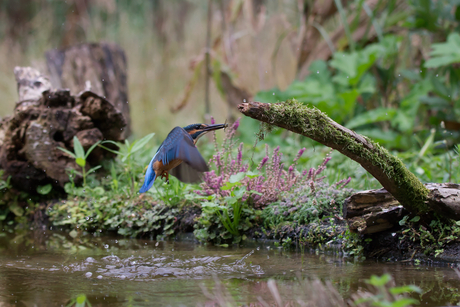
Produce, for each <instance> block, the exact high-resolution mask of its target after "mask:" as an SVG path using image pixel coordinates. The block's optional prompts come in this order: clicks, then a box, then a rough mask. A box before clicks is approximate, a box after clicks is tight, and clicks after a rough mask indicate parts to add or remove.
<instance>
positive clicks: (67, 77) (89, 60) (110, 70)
mask: <svg viewBox="0 0 460 307" xmlns="http://www.w3.org/2000/svg"><path fill="white" fill-rule="evenodd" d="M45 56H46V62H47V65H48V69H49V73H50V80H51V85H52V86H53V87H54V88H68V89H70V92H71V93H72V94H73V95H76V94H77V93H80V92H82V91H86V90H90V91H91V92H93V93H95V94H97V95H98V96H101V97H104V98H105V99H107V100H108V101H110V102H111V103H112V104H113V105H114V106H115V108H116V109H117V110H118V111H120V112H121V113H122V114H123V116H124V121H125V122H126V123H127V125H126V127H125V128H124V130H125V131H124V134H123V135H122V138H126V137H127V136H129V133H130V115H129V104H128V86H127V73H126V70H127V64H126V56H125V53H124V52H123V49H121V48H120V47H119V46H118V45H116V44H110V43H93V44H80V45H76V46H72V47H68V48H65V49H52V50H49V51H47V52H46V54H45Z"/></svg>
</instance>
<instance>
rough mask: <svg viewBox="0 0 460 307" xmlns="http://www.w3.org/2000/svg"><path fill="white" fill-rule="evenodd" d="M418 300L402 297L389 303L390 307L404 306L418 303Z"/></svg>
mask: <svg viewBox="0 0 460 307" xmlns="http://www.w3.org/2000/svg"><path fill="white" fill-rule="evenodd" d="M418 304H420V302H419V301H418V300H416V299H415V298H408V297H405V298H402V299H399V300H397V301H394V302H392V303H391V305H389V306H391V307H406V306H411V305H418Z"/></svg>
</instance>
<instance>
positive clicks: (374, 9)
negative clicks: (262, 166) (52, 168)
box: [0, 0, 460, 182]
mask: <svg viewBox="0 0 460 307" xmlns="http://www.w3.org/2000/svg"><path fill="white" fill-rule="evenodd" d="M209 5H211V15H210V16H211V19H210V27H208V26H207V11H208V7H209ZM459 21H460V1H458V0H446V1H430V0H411V1H402V0H348V1H347V0H342V1H340V0H323V1H309V0H271V1H268V0H201V1H199V0H197V1H191V0H175V1H166V0H149V1H128V0H118V1H117V0H94V1H89V0H69V1H57V0H36V1H32V0H3V1H1V2H0V93H1V101H0V104H1V107H0V116H5V115H8V114H10V113H11V112H12V111H13V107H14V103H15V101H16V99H17V93H16V83H15V80H14V75H13V68H14V66H17V65H19V66H27V65H31V66H34V67H36V68H39V69H40V70H42V71H46V65H45V58H44V52H45V51H46V50H49V49H51V48H59V47H66V46H70V45H74V44H78V43H82V42H95V41H110V42H116V43H118V44H119V45H120V46H121V47H122V48H123V49H124V50H125V52H126V55H127V58H128V85H129V93H128V94H129V104H130V107H131V116H132V119H133V121H132V123H133V124H132V129H133V134H134V137H137V138H138V137H141V136H144V135H146V134H148V133H150V132H155V133H156V136H155V139H156V142H158V141H160V140H162V139H163V138H164V136H166V134H167V133H168V132H169V131H170V129H171V128H172V127H174V126H176V125H182V126H183V125H186V124H190V123H192V122H202V121H203V120H204V116H205V106H204V100H205V78H206V77H205V70H206V69H205V63H204V58H205V57H204V53H205V50H206V32H207V29H208V28H209V29H210V30H211V43H210V45H211V48H212V49H211V52H210V55H211V65H210V69H211V77H210V78H211V81H210V82H211V86H210V92H209V94H210V102H211V112H210V114H211V115H212V116H213V117H214V118H215V119H216V121H217V122H223V121H225V120H227V119H235V118H237V117H239V115H238V112H237V111H236V108H235V105H236V104H237V103H238V102H242V101H238V97H242V96H241V93H245V95H246V96H248V97H253V99H254V100H258V101H262V102H276V101H283V100H286V99H290V98H296V99H298V100H299V101H302V102H304V103H306V104H309V105H311V106H316V107H318V108H319V109H321V110H322V111H324V112H326V113H327V114H328V115H329V116H330V117H331V118H332V119H334V120H336V121H337V122H339V123H340V124H342V125H345V126H346V127H348V128H350V129H353V130H356V131H357V132H359V133H362V134H364V135H367V136H369V137H371V138H373V139H375V140H376V141H378V142H380V143H381V144H382V145H384V146H385V147H387V148H388V149H390V150H391V151H393V152H394V153H395V154H397V155H398V156H400V157H401V158H402V159H403V160H404V162H405V163H406V164H407V165H408V166H409V168H410V169H411V170H412V171H414V172H415V173H416V174H417V175H418V176H419V177H420V178H421V179H422V180H423V181H432V182H437V181H457V182H458V180H457V179H458V175H457V174H458V171H457V169H458V154H457V152H456V151H455V148H456V147H455V146H456V144H457V143H458V141H459V137H460V134H459V131H460V97H459V94H460V92H459V89H460V87H459V82H458V81H459V79H460V66H459V65H458V63H459V62H460V35H459V34H458V30H459ZM235 97H236V98H235ZM181 104H182V105H183V107H182V108H181V109H180V110H178V111H177V112H175V113H173V112H172V111H171V108H175V107H177V106H179V105H181ZM241 125H242V128H240V129H239V131H240V138H241V140H242V141H244V142H245V143H246V144H253V143H254V141H255V137H254V133H255V132H257V131H258V129H259V127H258V124H257V123H256V122H254V121H252V120H249V119H243V121H242V124H241ZM265 141H266V142H267V143H268V144H270V145H273V146H276V145H281V146H284V147H286V148H287V155H288V156H289V152H292V154H291V156H293V155H295V153H296V152H297V150H298V148H300V147H301V146H309V147H310V148H312V151H311V152H310V153H309V154H308V157H311V156H313V155H317V154H316V153H315V150H316V149H317V148H319V150H320V151H324V152H326V151H327V150H326V149H324V150H323V149H321V147H316V145H315V144H314V143H313V142H311V141H309V140H305V139H301V138H299V137H298V136H293V135H292V134H289V133H285V132H282V131H275V132H274V133H273V134H272V135H269V136H268V138H267V139H266V140H265ZM290 147H292V150H290V149H289V148H290ZM262 151H263V149H262ZM334 155H335V154H334ZM322 157H324V155H322V156H321V157H320V158H321V159H322ZM318 159H319V158H318ZM318 159H317V160H318ZM333 160H334V159H333ZM336 161H337V162H336V168H337V169H338V170H339V171H342V172H343V173H348V172H355V173H356V172H358V171H355V170H354V169H355V168H356V167H355V166H353V165H351V166H350V167H346V166H343V164H342V161H343V160H340V158H337V159H336ZM301 162H302V161H301ZM315 162H318V161H315ZM341 168H342V170H340V169H341ZM355 175H356V174H355ZM358 177H359V176H358ZM358 179H360V177H359V178H358Z"/></svg>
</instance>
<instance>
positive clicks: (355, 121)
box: [346, 108, 397, 129]
mask: <svg viewBox="0 0 460 307" xmlns="http://www.w3.org/2000/svg"><path fill="white" fill-rule="evenodd" d="M396 112H397V110H396V109H391V108H377V109H373V110H370V111H367V112H366V113H362V114H359V115H357V116H355V117H354V118H352V119H351V120H350V121H349V122H348V123H347V124H346V127H347V128H349V129H354V128H356V127H359V126H363V125H367V124H373V123H377V122H381V121H385V120H391V119H392V118H393V117H394V116H395V115H396Z"/></svg>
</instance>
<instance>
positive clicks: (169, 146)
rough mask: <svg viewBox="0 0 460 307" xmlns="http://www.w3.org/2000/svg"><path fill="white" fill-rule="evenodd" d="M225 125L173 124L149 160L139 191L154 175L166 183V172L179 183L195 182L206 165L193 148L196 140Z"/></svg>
mask: <svg viewBox="0 0 460 307" xmlns="http://www.w3.org/2000/svg"><path fill="white" fill-rule="evenodd" d="M227 126H228V124H214V125H206V124H192V125H188V126H186V127H183V128H182V127H175V128H174V129H173V130H171V132H169V134H168V136H167V137H166V139H165V140H164V141H163V143H161V145H160V147H159V148H158V150H157V152H156V153H155V155H154V156H153V158H152V160H151V161H150V163H149V166H148V167H147V172H146V173H145V179H144V184H143V185H142V187H141V189H140V190H139V192H140V193H145V192H147V191H148V190H149V189H150V188H151V187H152V185H153V182H154V181H155V178H157V177H158V176H160V177H161V178H165V179H166V182H169V173H171V175H173V176H175V177H177V179H179V180H180V181H182V182H186V183H196V182H199V181H200V176H199V173H200V172H207V171H209V168H208V165H207V164H206V162H205V161H204V159H203V157H202V156H201V154H200V152H199V151H198V149H197V148H196V142H197V141H198V139H199V138H200V137H202V136H203V135H205V134H206V133H208V132H210V131H214V130H218V129H222V128H226V127H227ZM183 162H184V163H183Z"/></svg>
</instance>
